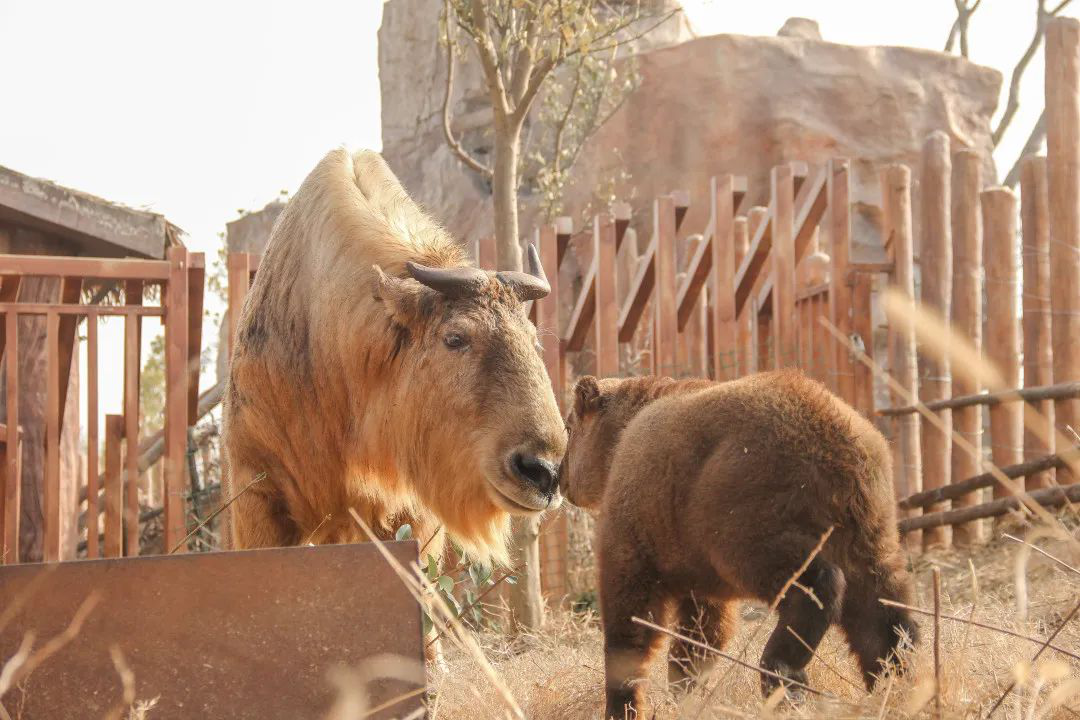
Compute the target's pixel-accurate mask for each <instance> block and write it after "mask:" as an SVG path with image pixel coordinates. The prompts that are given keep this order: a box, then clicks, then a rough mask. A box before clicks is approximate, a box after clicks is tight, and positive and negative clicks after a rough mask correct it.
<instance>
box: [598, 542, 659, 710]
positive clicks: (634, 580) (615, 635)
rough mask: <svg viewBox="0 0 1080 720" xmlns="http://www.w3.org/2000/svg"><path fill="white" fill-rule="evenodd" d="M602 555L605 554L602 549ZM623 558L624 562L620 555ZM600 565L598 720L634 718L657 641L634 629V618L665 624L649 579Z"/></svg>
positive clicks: (646, 631)
mask: <svg viewBox="0 0 1080 720" xmlns="http://www.w3.org/2000/svg"><path fill="white" fill-rule="evenodd" d="M605 551H607V548H605ZM623 557H626V556H625V555H624V556H623ZM627 570H628V569H627V568H623V567H620V568H618V569H616V568H613V567H607V568H606V567H605V562H604V560H603V558H601V565H600V615H601V618H602V621H603V626H604V676H605V691H606V710H605V715H604V717H606V718H618V719H619V720H622V719H623V718H624V717H637V714H638V713H640V712H641V710H642V707H643V703H644V699H645V688H644V684H645V682H646V676H647V675H648V666H649V661H650V660H651V659H652V656H653V654H654V653H655V652H656V648H657V647H658V646H659V645H660V642H661V640H662V637H661V634H660V633H659V632H657V631H655V630H652V629H650V628H647V627H645V626H644V625H639V624H638V623H635V622H634V621H633V619H632V618H634V617H635V616H636V617H640V618H642V619H645V620H650V621H652V622H654V623H656V624H658V625H665V624H666V619H667V618H666V616H667V615H668V613H667V612H666V607H665V605H666V603H665V597H664V596H663V594H662V593H661V592H660V591H659V589H658V588H659V585H658V583H657V582H656V581H655V575H654V574H653V573H651V572H648V571H645V572H642V571H636V572H634V571H627Z"/></svg>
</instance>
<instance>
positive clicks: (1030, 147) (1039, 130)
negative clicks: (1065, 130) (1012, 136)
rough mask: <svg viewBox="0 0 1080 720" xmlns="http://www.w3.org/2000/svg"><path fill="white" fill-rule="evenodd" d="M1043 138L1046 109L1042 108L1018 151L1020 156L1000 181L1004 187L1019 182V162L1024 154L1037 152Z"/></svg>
mask: <svg viewBox="0 0 1080 720" xmlns="http://www.w3.org/2000/svg"><path fill="white" fill-rule="evenodd" d="M1045 139H1046V109H1045V108H1043V111H1042V115H1040V116H1039V119H1038V121H1037V122H1036V123H1035V127H1034V128H1032V129H1031V135H1029V136H1028V139H1027V142H1026V143H1024V149H1023V150H1021V151H1020V156H1019V157H1017V158H1016V162H1014V163H1013V166H1012V169H1011V170H1009V174H1008V175H1006V176H1005V182H1003V183H1002V184H1003V185H1005V187H1011V188H1014V187H1016V183H1018V182H1020V163H1021V162H1023V160H1024V158H1025V157H1026V156H1028V155H1034V154H1035V153H1037V152H1039V148H1041V147H1042V142H1043V140H1045Z"/></svg>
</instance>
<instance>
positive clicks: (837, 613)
mask: <svg viewBox="0 0 1080 720" xmlns="http://www.w3.org/2000/svg"><path fill="white" fill-rule="evenodd" d="M569 427H570V433H571V435H570V443H569V449H568V451H567V454H566V458H565V460H564V464H563V468H562V472H561V481H562V483H563V492H564V493H565V494H566V496H567V498H568V499H569V500H570V501H571V502H573V503H575V504H577V505H581V506H584V507H587V508H596V509H598V510H599V521H598V524H597V536H596V543H597V545H596V547H597V557H598V565H599V575H600V587H599V590H600V601H601V615H602V620H603V626H604V638H605V665H606V675H607V698H608V713H609V715H611V716H614V717H619V718H621V717H623V713H624V706H626V705H629V706H631V707H633V706H635V705H636V704H639V703H640V701H641V698H642V695H643V688H642V687H641V683H640V682H639V681H640V680H641V679H643V678H644V677H646V675H647V664H648V661H649V657H650V655H651V654H652V652H653V651H654V650H655V648H656V646H657V645H658V641H659V639H660V634H659V633H657V632H654V631H652V630H649V629H647V628H645V627H642V626H641V625H638V624H635V623H634V622H632V620H631V618H632V617H634V616H638V617H643V618H646V617H650V616H651V617H653V618H654V619H655V620H656V621H657V622H660V623H664V624H668V625H673V624H675V625H678V626H680V628H681V629H682V630H683V632H689V633H690V634H692V635H696V636H697V638H698V639H699V640H700V641H703V642H707V643H709V644H711V645H713V646H715V647H721V648H722V647H723V646H724V644H725V642H726V641H727V640H728V639H729V638H730V636H731V635H732V634H733V632H734V630H735V623H736V618H737V616H736V614H735V608H736V605H735V601H737V600H739V599H742V598H752V599H756V600H761V601H764V602H771V601H772V600H773V599H774V598H775V597H777V596H778V594H779V593H780V592H781V590H782V589H783V587H784V585H785V583H786V582H787V581H788V580H789V579H790V578H793V577H796V576H797V577H798V582H799V586H798V587H797V589H791V590H789V591H788V593H787V594H786V596H785V597H784V599H783V601H781V602H780V604H779V606H778V608H777V609H778V612H779V614H780V623H779V625H778V627H777V630H776V631H775V633H774V634H773V635H772V637H771V638H770V639H769V642H768V643H767V644H766V646H765V652H764V655H763V656H762V659H761V665H762V667H764V668H766V669H767V670H770V671H773V672H775V673H778V674H779V675H782V676H784V677H786V678H790V679H794V680H797V681H800V682H805V673H804V671H803V668H804V667H805V666H806V664H807V662H809V660H810V658H811V652H810V651H808V650H807V649H806V647H805V646H804V645H802V643H801V642H800V641H799V640H797V639H796V638H795V637H794V636H793V635H792V634H791V633H790V632H789V631H788V629H787V628H789V627H790V628H791V629H792V630H794V631H795V632H796V633H798V635H799V637H800V638H801V639H802V641H805V642H806V643H807V644H809V646H810V647H815V646H816V645H817V644H818V642H820V640H821V638H822V636H823V635H824V634H825V631H826V630H827V629H828V627H829V626H830V625H831V624H833V623H838V624H839V625H840V626H841V627H842V628H843V630H844V632H845V633H846V635H847V638H848V642H849V644H850V646H851V648H852V650H853V651H854V652H855V654H856V656H857V658H858V660H859V663H860V666H861V668H862V671H863V676H864V679H865V681H866V683H867V685H868V686H870V685H872V684H873V682H874V677H875V675H876V674H877V673H879V672H880V671H881V670H882V669H883V668H884V666H885V663H886V662H887V661H888V658H889V656H890V655H891V653H892V652H893V651H894V650H895V649H896V647H897V645H898V643H899V642H900V639H901V637H902V635H903V634H904V633H906V634H908V635H912V636H913V635H914V633H915V626H914V624H913V623H912V622H911V620H910V618H909V617H908V616H907V615H906V613H904V612H901V611H898V610H895V609H893V608H888V607H885V606H883V605H881V604H880V603H879V602H878V598H882V597H884V598H888V599H891V600H900V601H906V600H908V594H909V592H910V580H909V578H908V575H907V572H906V571H905V568H904V562H903V557H902V554H901V552H900V545H899V535H898V533H897V528H896V513H895V500H894V498H893V486H892V481H891V479H890V478H891V472H890V457H889V450H888V446H887V444H886V442H885V439H884V438H883V437H882V436H881V434H880V433H878V432H877V430H875V429H874V427H873V426H872V425H871V424H870V423H869V422H867V420H866V419H865V418H863V417H861V416H860V415H859V414H858V413H857V412H855V411H854V410H853V409H852V408H851V407H849V406H848V405H846V404H845V403H843V402H842V401H840V400H839V399H838V398H836V397H835V396H834V395H832V394H831V393H829V392H828V390H826V389H825V388H824V387H823V386H822V385H821V384H820V383H817V382H815V381H813V380H810V379H809V378H806V377H805V376H803V375H802V374H801V373H798V372H795V371H781V372H769V373H760V374H758V375H752V376H749V377H746V378H743V379H740V380H735V381H732V382H726V383H713V382H709V381H703V380H687V381H681V382H680V381H673V380H671V379H666V378H665V379H661V378H633V379H623V380H617V379H606V380H600V381H597V380H596V379H595V378H591V377H586V378H582V379H581V380H580V381H579V382H578V385H577V387H576V388H575V401H574V411H573V413H572V415H571V417H570V419H569ZM830 528H832V529H833V530H832V535H831V536H830V537H829V539H828V542H827V543H826V544H825V546H824V548H823V549H822V551H821V552H820V554H818V555H817V556H814V557H813V560H812V561H810V562H809V565H808V566H807V567H806V568H805V571H803V572H802V573H801V574H799V571H800V568H801V567H802V566H803V563H805V562H808V561H809V560H810V558H811V556H812V555H813V551H814V548H815V546H816V545H817V544H818V543H819V541H820V539H821V538H822V537H823V536H824V535H825V533H827V532H828V531H829V529H830ZM811 594H812V597H811ZM898 628H899V629H898ZM701 660H703V657H702V653H701V652H700V651H698V650H695V649H694V648H693V646H691V645H689V644H685V645H684V644H682V643H675V644H674V645H673V646H672V649H671V658H670V662H671V665H670V671H671V672H670V676H671V678H672V679H673V680H676V681H682V680H683V679H684V678H685V675H686V668H687V665H688V664H689V665H693V664H695V663H698V662H700V661H701ZM762 679H763V685H764V687H765V689H766V690H768V689H771V687H772V686H774V685H775V679H774V678H773V677H772V676H768V675H765V676H763V678H762Z"/></svg>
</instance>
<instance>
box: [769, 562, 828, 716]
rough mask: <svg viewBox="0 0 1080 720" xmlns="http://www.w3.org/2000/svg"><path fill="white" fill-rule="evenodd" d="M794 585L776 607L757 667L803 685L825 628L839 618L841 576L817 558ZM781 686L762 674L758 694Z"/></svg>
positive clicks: (776, 680) (775, 680)
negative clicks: (772, 627) (776, 618)
mask: <svg viewBox="0 0 1080 720" xmlns="http://www.w3.org/2000/svg"><path fill="white" fill-rule="evenodd" d="M798 584H799V586H801V587H799V586H792V587H791V588H789V589H788V591H787V594H786V595H785V597H784V599H783V600H781V601H780V604H779V606H777V611H778V613H779V615H780V618H779V621H778V622H777V625H776V629H775V630H774V631H773V634H772V635H771V636H770V637H769V640H768V642H767V643H765V652H764V653H762V656H761V667H762V668H764V669H765V670H770V671H772V672H773V673H775V674H776V675H780V676H782V677H784V678H789V679H791V680H795V681H797V682H800V683H803V684H805V683H806V671H805V669H804V668H805V667H806V665H807V663H809V662H810V659H811V658H812V657H813V651H814V650H816V649H817V646H818V644H819V643H820V642H821V639H822V638H823V637H824V636H825V632H826V631H827V630H828V629H829V626H830V625H832V624H833V623H834V622H836V621H837V620H838V619H839V617H840V604H841V601H842V598H843V595H844V575H843V573H842V572H841V571H840V569H839V568H837V567H836V566H835V565H833V564H832V563H829V562H827V561H825V560H823V559H822V558H820V557H817V558H814V560H813V561H812V562H811V563H810V566H809V567H808V568H807V569H806V570H805V571H804V572H803V573H802V575H800V576H799V579H798ZM803 588H805V590H804V589H803ZM810 593H813V597H811V596H810ZM793 633H794V634H793ZM795 634H797V635H798V637H796V636H795ZM800 639H801V640H802V642H800ZM804 643H805V644H804ZM781 682H782V681H781V680H780V679H779V678H777V677H775V676H774V675H767V674H765V673H762V675H761V691H762V693H763V694H764V695H766V696H768V695H769V694H770V693H771V692H772V691H773V690H775V689H776V687H777V686H778V685H780V684H781Z"/></svg>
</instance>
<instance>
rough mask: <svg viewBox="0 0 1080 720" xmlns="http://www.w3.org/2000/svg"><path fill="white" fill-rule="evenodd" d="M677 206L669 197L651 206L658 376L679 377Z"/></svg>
mask: <svg viewBox="0 0 1080 720" xmlns="http://www.w3.org/2000/svg"><path fill="white" fill-rule="evenodd" d="M677 228H678V205H677V204H676V203H675V199H674V198H673V197H671V196H670V195H662V196H660V197H658V198H656V200H655V201H654V202H653V236H654V237H655V238H656V243H657V244H656V254H655V257H656V261H655V262H656V290H657V291H656V302H655V303H654V304H653V307H654V308H655V312H656V338H657V361H658V365H657V372H656V374H657V375H668V376H671V377H678V376H679V368H678V367H677V365H678V358H677V344H678V339H679V327H678V325H679V322H678V308H677V307H676V305H675V301H676V298H675V292H676V282H677V281H676V274H677V273H678V254H677V253H678V247H677V245H676V235H675V233H676V231H677Z"/></svg>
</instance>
